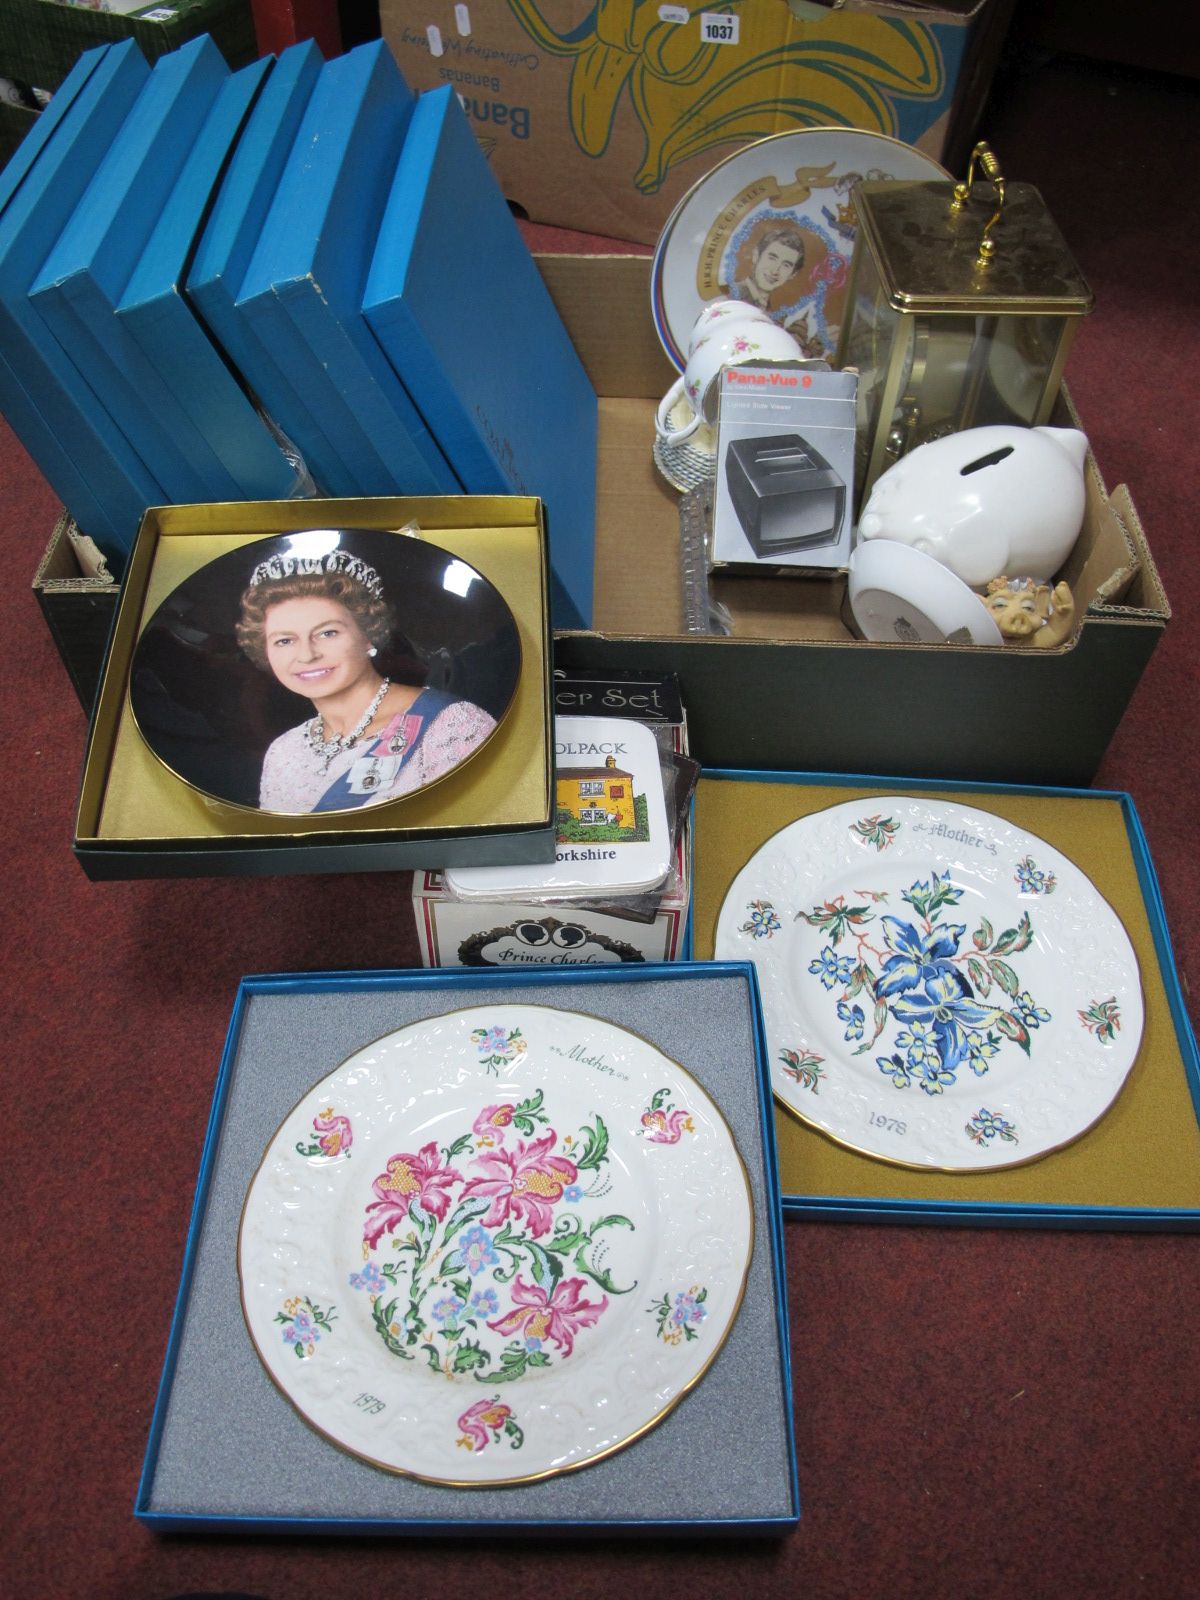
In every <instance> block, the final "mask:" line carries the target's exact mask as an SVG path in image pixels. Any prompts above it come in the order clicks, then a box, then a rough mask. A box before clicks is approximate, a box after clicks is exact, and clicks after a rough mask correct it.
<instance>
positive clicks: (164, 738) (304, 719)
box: [129, 528, 521, 816]
mask: <svg viewBox="0 0 1200 1600" xmlns="http://www.w3.org/2000/svg"><path fill="white" fill-rule="evenodd" d="M195 543H196V546H197V548H206V549H211V547H212V543H213V541H212V540H204V541H195ZM174 559H179V557H178V555H177V554H176V555H175V556H174ZM150 603H151V604H154V596H153V591H151V596H150ZM520 668H521V645H520V635H519V632H518V629H517V624H516V621H515V619H514V617H513V614H512V612H511V610H510V608H509V606H508V603H507V601H506V600H505V599H504V597H503V595H502V594H501V593H500V591H499V590H498V589H497V588H496V586H495V585H494V584H493V583H491V581H490V580H489V579H488V578H486V577H485V576H484V575H483V574H482V573H481V572H478V571H477V570H476V569H475V568H474V567H472V566H470V565H469V564H468V563H467V562H465V561H463V560H461V559H460V558H459V557H457V556H455V555H453V554H452V553H451V552H450V551H448V550H444V549H442V548H441V547H440V546H438V545H437V544H435V543H434V542H432V541H430V540H428V539H425V538H424V537H417V536H414V535H412V534H410V533H407V532H400V531H396V530H390V529H376V528H309V529H303V530H299V531H297V532H295V533H282V534H273V535H267V536H265V537H263V538H260V539H254V540H250V541H243V542H241V543H239V544H236V545H235V546H234V547H233V548H230V549H226V550H224V551H223V553H221V554H219V555H217V556H215V557H213V558H212V559H210V560H207V561H204V562H202V563H201V564H199V565H197V566H196V567H195V569H194V570H192V571H190V572H188V573H187V575H186V576H184V577H183V579H182V581H180V582H179V583H177V584H176V586H175V587H174V588H172V589H171V590H170V592H169V593H166V594H165V595H163V596H162V597H161V599H158V601H157V604H156V605H154V609H153V610H152V611H151V614H150V617H149V620H148V621H147V622H146V624H145V626H144V627H143V629H142V632H141V634H140V636H139V638H138V642H137V645H136V646H135V648H134V654H133V660H132V664H131V667H130V675H129V704H130V709H131V711H132V713H133V719H134V722H135V724H136V726H137V729H138V731H139V733H140V734H141V736H142V738H143V739H144V740H145V742H146V744H147V745H148V746H149V748H150V750H151V751H152V752H153V754H154V755H155V756H156V757H157V758H158V760H159V761H160V762H161V763H162V764H163V765H164V766H165V767H167V768H168V769H169V770H170V771H171V772H173V773H174V774H175V776H176V777H178V778H182V779H183V781H184V782H185V783H187V784H189V785H191V787H193V788H194V789H197V790H199V791H200V793H201V794H202V795H204V796H206V797H207V798H208V799H210V800H217V801H221V802H223V803H224V804H226V805H233V806H243V807H250V808H253V809H255V810H258V811H263V812H267V813H270V814H272V815H278V816H299V815H304V814H306V813H309V812H318V811H319V812H330V813H335V812H349V811H357V810H360V809H362V808H364V807H370V806H377V805H382V804H384V803H386V802H388V801H392V800H399V799H402V798H404V797H405V796H406V795H410V794H414V793H417V792H418V791H420V790H422V789H427V788H429V787H430V786H431V785H432V784H434V783H438V782H440V781H441V780H442V779H443V778H445V777H447V776H448V775H449V774H450V773H451V772H453V771H455V770H456V769H457V768H459V767H461V766H462V765H463V764H464V763H466V762H467V761H471V760H473V759H474V758H475V757H476V756H477V755H478V754H479V752H480V751H481V750H483V748H484V747H485V746H486V745H487V743H488V741H489V740H490V739H491V736H492V735H493V733H494V732H495V731H496V729H497V727H498V726H499V725H500V723H501V722H502V721H503V719H504V717H505V715H506V713H507V712H508V709H509V707H510V705H511V703H512V701H513V698H514V696H515V694H516V689H517V684H518V681H519V677H520Z"/></svg>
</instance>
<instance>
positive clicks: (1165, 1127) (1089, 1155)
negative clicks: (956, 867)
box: [692, 769, 1200, 1231]
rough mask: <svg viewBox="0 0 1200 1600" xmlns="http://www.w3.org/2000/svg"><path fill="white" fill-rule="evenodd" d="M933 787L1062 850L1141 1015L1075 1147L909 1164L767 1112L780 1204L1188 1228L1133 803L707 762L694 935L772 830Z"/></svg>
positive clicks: (804, 1210) (1112, 796)
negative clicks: (1134, 987) (1109, 1091)
mask: <svg viewBox="0 0 1200 1600" xmlns="http://www.w3.org/2000/svg"><path fill="white" fill-rule="evenodd" d="M908 794H912V795H924V796H945V797H946V798H947V799H948V800H956V801H958V802H959V803H961V804H964V805H970V806H976V807H977V808H978V809H979V810H982V811H989V812H993V813H995V814H997V815H999V816H1001V817H1004V818H1005V819H1006V820H1008V821H1010V822H1012V823H1013V824H1014V825H1015V826H1017V827H1019V828H1021V829H1024V830H1026V831H1027V832H1029V833H1030V834H1031V835H1033V836H1034V837H1037V838H1040V839H1044V840H1046V841H1047V842H1048V843H1049V844H1051V845H1053V846H1054V847H1055V848H1056V849H1057V850H1060V851H1061V852H1062V854H1063V855H1065V856H1067V857H1068V858H1069V859H1070V860H1071V861H1073V862H1074V863H1075V865H1076V866H1078V867H1079V868H1080V869H1081V870H1082V871H1083V872H1085V873H1086V874H1087V876H1088V877H1089V878H1090V879H1091V881H1092V883H1093V885H1094V886H1095V888H1096V889H1097V890H1098V891H1099V893H1100V894H1101V895H1102V896H1103V898H1104V899H1105V900H1106V901H1107V902H1108V904H1109V905H1110V906H1111V907H1112V909H1113V910H1114V911H1115V912H1116V914H1117V916H1118V917H1119V918H1120V920H1121V922H1122V923H1123V925H1124V928H1125V931H1126V933H1127V934H1128V936H1129V939H1130V942H1131V943H1132V945H1133V949H1134V952H1135V954H1136V957H1137V961H1138V968H1139V972H1140V977H1141V987H1142V996H1143V1003H1144V1008H1145V1023H1144V1027H1143V1031H1142V1037H1141V1043H1140V1048H1139V1051H1138V1056H1137V1059H1136V1061H1135V1064H1134V1066H1133V1069H1132V1071H1131V1072H1130V1074H1129V1077H1128V1079H1127V1081H1126V1082H1125V1084H1124V1086H1123V1088H1122V1089H1121V1090H1120V1092H1119V1093H1118V1095H1117V1096H1116V1099H1115V1100H1114V1101H1113V1103H1112V1105H1111V1106H1110V1107H1109V1109H1108V1110H1107V1111H1106V1112H1105V1114H1104V1115H1103V1116H1101V1118H1100V1119H1099V1121H1098V1122H1097V1123H1095V1125H1094V1126H1093V1127H1091V1128H1090V1129H1089V1130H1088V1131H1087V1132H1086V1133H1084V1134H1083V1135H1082V1136H1081V1137H1079V1138H1078V1139H1076V1140H1075V1141H1074V1142H1073V1143H1070V1144H1067V1145H1066V1146H1064V1147H1063V1148H1061V1149H1059V1150H1055V1151H1052V1152H1050V1153H1049V1154H1046V1155H1043V1156H1041V1157H1039V1158H1038V1159H1036V1160H1033V1161H1030V1162H1028V1163H1026V1164H1025V1165H1022V1166H1012V1167H1006V1168H1003V1169H995V1170H990V1171H989V1170H981V1171H976V1172H968V1173H954V1172H938V1171H933V1170H931V1169H928V1168H925V1169H915V1168H911V1167H907V1168H906V1167H903V1166H901V1165H898V1164H892V1163H888V1162H884V1161H882V1160H875V1159H872V1158H871V1157H869V1156H866V1155H861V1154H858V1153H857V1152H856V1151H853V1150H851V1149H848V1148H844V1147H841V1146H839V1145H837V1144H835V1143H834V1141H833V1140H832V1139H828V1138H826V1137H825V1135H824V1134H823V1133H821V1132H819V1131H818V1130H817V1129H816V1128H815V1127H813V1126H811V1125H809V1124H807V1123H803V1122H801V1120H800V1119H799V1117H798V1116H796V1115H794V1114H793V1113H792V1112H790V1111H789V1110H786V1109H784V1108H783V1107H780V1108H779V1109H778V1111H777V1114H776V1118H777V1124H778V1142H779V1157H780V1171H781V1174H782V1184H783V1204H784V1209H785V1211H786V1212H787V1213H788V1214H789V1215H790V1216H794V1217H807V1218H813V1219H817V1220H821V1221H864V1222H899V1223H927V1224H952V1225H953V1224H957V1225H965V1226H976V1227H993V1228H994V1227H1002V1228H1014V1227H1034V1228H1036V1227H1053V1228H1081V1229H1084V1228H1086V1229H1132V1230H1139V1231H1150V1230H1165V1229H1173V1230H1178V1231H1184V1230H1194V1229H1196V1228H1197V1227H1200V1053H1198V1052H1197V1047H1196V1039H1195V1035H1194V1034H1193V1031H1192V1028H1191V1025H1190V1022H1189V1019H1188V1013H1187V1007H1186V1005H1185V1003H1184V998H1183V994H1182V991H1181V989H1180V983H1179V977H1178V974H1177V972H1176V969H1175V962H1174V957H1173V955H1172V951H1171V940H1170V935H1169V933H1168V931H1167V925H1166V920H1165V917H1164V915H1163V906H1162V898H1161V895H1160V892H1159V887H1158V882H1157V879H1156V877H1155V872H1154V864H1153V862H1152V860H1151V857H1150V851H1149V848H1148V846H1147V844H1146V838H1145V834H1144V833H1143V831H1142V826H1141V822H1140V821H1139V819H1138V814H1137V810H1136V807H1135V806H1134V803H1133V800H1132V798H1131V797H1130V796H1129V795H1128V794H1124V793H1115V792H1114V793H1110V792H1107V791H1104V790H1098V789H1067V788H1035V787H1032V786H1018V785H1002V784H991V785H977V784H966V783H933V782H929V781H924V780H918V779H913V778H893V779H883V778H878V777H857V776H855V777H833V776H830V775H828V774H812V773H780V772H749V771H737V770H731V769H730V770H720V769H713V770H712V771H709V772H706V773H705V774H704V776H703V777H702V779H701V781H700V784H699V787H698V790H697V794H696V808H695V874H694V879H693V887H692V911H693V939H694V949H695V952H696V954H697V955H698V956H700V957H703V956H705V955H708V954H709V953H710V952H711V951H712V949H713V946H714V940H715V932H716V925H717V917H718V915H719V912H720V908H721V903H722V901H723V900H724V897H725V893H726V890H727V889H728V887H729V885H730V884H731V883H732V881H733V879H734V878H735V877H736V875H737V874H738V873H739V872H740V871H741V869H742V867H743V865H744V864H745V863H746V862H747V861H749V860H750V858H751V857H752V856H753V855H754V854H755V852H756V851H757V850H758V849H759V848H760V847H761V846H762V845H763V844H764V843H765V842H766V840H767V839H769V838H770V837H772V835H774V834H775V833H777V832H778V831H779V830H780V829H781V828H784V827H787V826H788V825H789V824H790V823H791V822H794V821H795V820H796V819H797V818H799V817H801V816H807V815H811V814H813V813H815V812H818V811H821V810H824V809H826V808H827V807H829V806H833V805H838V804H840V803H842V802H843V801H846V800H851V799H855V800H857V799H861V800H862V801H863V802H864V806H865V808H866V809H868V810H869V809H870V802H871V800H872V799H873V798H874V797H878V796H887V795H891V796H903V795H908Z"/></svg>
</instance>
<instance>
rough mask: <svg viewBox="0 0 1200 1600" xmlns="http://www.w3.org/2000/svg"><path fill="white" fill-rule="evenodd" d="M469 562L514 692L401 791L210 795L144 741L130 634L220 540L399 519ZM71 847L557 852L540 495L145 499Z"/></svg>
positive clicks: (396, 854)
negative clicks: (345, 801) (449, 763)
mask: <svg viewBox="0 0 1200 1600" xmlns="http://www.w3.org/2000/svg"><path fill="white" fill-rule="evenodd" d="M413 523H415V524H416V526H417V527H418V528H419V530H420V534H419V535H418V536H420V537H427V538H428V539H429V540H430V542H431V543H433V544H436V545H438V546H439V547H440V548H441V549H444V550H447V551H449V552H450V553H451V554H452V555H455V556H457V557H459V558H460V559H461V560H463V561H465V562H467V563H468V564H469V565H471V566H473V567H475V568H476V569H477V570H478V571H479V572H480V573H482V575H483V576H484V577H485V578H487V579H488V580H489V581H490V582H491V583H492V584H493V585H494V586H495V588H496V589H497V590H498V591H499V593H500V595H501V596H502V598H503V599H504V601H505V602H506V603H507V605H508V607H509V610H510V611H511V613H512V616H513V618H514V620H515V622H516V626H517V630H518V635H519V641H520V648H521V670H520V674H519V679H518V683H517V688H516V693H515V696H514V699H513V701H512V704H511V706H510V708H509V710H508V712H507V713H506V715H505V716H504V717H503V718H502V720H501V723H500V726H499V727H498V728H497V729H496V731H495V733H494V734H492V736H491V737H490V738H489V740H488V742H487V744H486V746H485V747H484V748H483V749H481V750H480V751H479V752H478V754H476V755H474V756H472V758H471V759H470V760H468V761H465V762H463V763H462V765H461V766H460V767H458V768H456V769H454V770H453V771H452V772H450V773H449V774H448V775H447V776H446V777H444V778H442V779H440V780H439V781H438V782H437V783H435V784H432V785H431V786H429V787H428V788H426V789H423V790H420V791H416V792H414V793H412V794H411V795H407V796H403V797H401V798H398V799H396V800H392V801H388V802H385V803H383V804H381V805H378V806H371V807H369V808H366V809H360V810H357V811H345V812H326V813H309V814H306V815H299V816H291V815H288V816H282V815H278V814H271V813H267V812H260V811H256V810H253V809H250V808H248V807H241V806H235V805H230V804H225V803H223V802H219V801H216V800H213V799H210V798H208V797H206V796H205V795H203V794H201V793H200V792H199V790H197V789H195V788H193V787H191V785H189V784H188V783H186V782H185V781H184V780H183V779H182V778H180V777H178V776H177V775H176V774H175V773H173V772H172V771H170V770H169V769H168V768H167V767H166V766H165V765H164V764H163V763H162V762H161V761H160V760H159V759H158V758H157V757H156V756H155V755H154V754H153V752H152V751H151V750H150V748H149V746H148V745H147V744H146V742H145V740H144V739H143V738H142V735H141V734H140V733H139V731H138V728H137V726H136V723H135V721H134V717H133V713H132V710H131V708H130V703H129V682H130V669H131V665H132V661H133V656H134V650H135V647H136V645H137V641H138V639H139V637H140V635H141V633H142V630H143V628H144V627H145V626H146V623H147V622H148V621H149V619H150V618H151V617H152V616H153V614H154V612H155V610H156V609H157V607H158V606H159V604H160V603H161V602H162V601H163V600H164V599H165V598H166V596H167V595H168V594H169V593H171V591H172V590H174V589H175V588H176V587H177V586H178V585H179V584H180V583H181V582H182V581H183V580H184V579H186V578H187V577H189V576H191V574H193V573H194V572H197V571H198V570H199V569H200V568H201V567H203V566H205V565H206V564H207V563H209V562H210V561H213V560H215V559H216V558H217V557H218V556H221V555H224V554H225V553H226V552H228V551H232V550H235V549H238V548H240V547H241V546H244V545H247V544H251V543H253V542H254V541H256V540H260V539H263V538H267V537H270V536H273V535H279V534H282V533H295V532H302V531H306V530H309V529H319V528H347V529H351V528H352V529H376V530H378V529H397V530H399V529H401V528H405V527H407V526H408V525H409V524H413ZM74 848H75V854H76V856H77V857H78V859H79V861H80V863H81V865H82V866H83V868H84V871H85V872H86V873H87V874H88V876H89V877H91V878H95V879H108V878H145V877H207V876H213V875H220V874H238V875H259V874H268V873H290V872H308V873H313V872H367V871H394V870H405V869H415V868H427V867H444V866H450V865H453V866H477V865H495V864H498V863H510V862H529V861H539V862H540V861H551V860H553V858H554V739H553V721H552V701H551V657H550V603H549V560H548V556H547V547H546V532H545V525H544V520H543V515H542V506H541V502H540V501H539V500H537V499H536V498H534V497H527V496H513V495H497V496H491V495H481V496H434V497H428V498H421V497H403V498H380V499H347V500H278V501H237V502H230V503H227V504H219V505H217V504H213V505H182V506H156V507H151V508H150V509H149V510H148V511H147V512H146V514H145V517H144V518H143V520H142V525H141V528H140V529H139V532H138V537H137V541H136V543H135V545H134V548H133V552H132V554H131V557H130V561H129V566H128V569H127V571H126V574H125V579H124V582H123V584H122V589H121V600H120V606H119V609H118V612H117V617H116V622H115V627H114V631H113V636H112V642H111V645H110V648H109V653H108V657H107V661H106V664H105V669H104V674H103V677H102V679H101V683H100V689H99V694H98V697H97V702H96V709H95V714H94V716H93V719H92V726H91V730H90V734H89V739H88V748H87V756H86V759H85V764H84V773H83V782H82V788H81V793H80V800H79V809H78V815H77V819H76V827H75V840H74Z"/></svg>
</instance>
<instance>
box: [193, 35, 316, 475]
mask: <svg viewBox="0 0 1200 1600" xmlns="http://www.w3.org/2000/svg"><path fill="white" fill-rule="evenodd" d="M320 71H321V52H320V51H319V50H318V49H317V47H316V45H315V44H313V42H312V41H311V39H310V40H305V41H304V43H302V44H296V45H292V46H291V48H290V49H288V50H285V51H284V52H283V54H282V55H281V56H280V57H279V59H278V61H277V62H276V63H275V65H274V67H273V68H272V70H271V73H270V76H269V77H268V78H267V81H266V83H265V84H264V86H263V89H262V92H261V93H260V94H259V96H258V99H257V100H256V101H255V104H254V108H253V110H252V111H251V113H250V116H249V118H248V120H247V122H246V125H245V128H244V129H243V131H242V135H241V137H240V139H239V140H238V142H237V144H236V146H235V148H234V150H233V154H232V156H231V157H230V161H229V165H228V167H227V169H226V171H225V173H224V175H223V177H222V179H221V182H220V186H219V188H218V189H217V193H216V196H215V198H214V200H213V205H212V210H211V212H210V214H209V217H208V220H207V222H206V224H205V226H204V231H203V233H202V234H201V235H200V240H199V243H198V244H197V246H196V253H195V256H194V258H193V260H192V264H191V267H190V268H189V271H188V276H187V281H186V284H185V290H186V294H187V298H188V300H189V302H190V303H191V305H192V306H193V307H194V308H195V310H196V311H197V312H198V313H199V315H200V317H201V319H202V320H203V322H204V323H205V324H206V325H207V327H208V330H209V332H210V333H211V334H212V336H213V338H214V339H215V340H216V342H217V344H218V345H219V347H220V348H221V349H222V350H223V351H224V352H225V355H226V356H227V358H228V360H229V363H230V365H231V366H232V367H233V369H234V370H235V371H237V372H239V373H240V374H241V377H242V378H243V380H244V381H245V382H246V383H247V384H248V386H249V388H250V389H251V391H252V392H253V394H254V396H255V398H256V399H257V401H258V403H259V404H260V405H261V406H262V407H263V408H264V409H265V410H266V412H267V413H268V415H269V416H270V417H271V419H272V421H273V422H274V424H275V426H276V427H277V428H279V429H280V430H281V431H283V432H284V434H285V435H286V437H287V438H288V439H289V440H290V442H291V444H292V445H294V446H295V448H296V450H297V451H298V452H299V454H300V456H301V457H302V458H303V461H304V464H305V466H306V467H307V468H308V471H309V472H310V473H311V474H312V476H313V478H314V479H315V481H316V483H317V486H318V488H319V489H320V490H321V491H322V492H328V485H329V484H330V482H332V481H333V480H335V479H338V478H340V477H343V476H344V469H343V467H342V464H341V459H340V457H339V455H338V453H337V451H336V449H335V448H334V446H333V445H332V444H331V443H330V441H329V438H328V435H327V434H326V433H325V430H324V429H323V428H322V427H321V425H320V424H319V422H318V421H317V420H316V419H315V418H314V417H313V416H311V415H310V414H309V412H308V411H306V410H305V409H304V408H303V407H302V406H300V405H298V403H297V400H296V393H295V390H294V388H293V387H292V384H291V382H290V380H289V379H288V378H287V377H285V376H284V374H283V373H282V372H281V371H280V369H279V366H278V365H277V363H276V362H275V360H274V358H273V357H272V356H271V354H270V351H269V350H268V349H267V347H266V346H265V345H264V344H263V342H262V341H261V340H260V339H259V337H258V335H257V334H256V333H255V331H254V329H253V327H251V325H250V322H249V320H248V319H247V317H246V316H245V315H244V313H243V311H242V310H241V308H240V307H239V306H238V302H237V297H238V290H239V289H240V288H241V286H242V281H243V279H244V278H245V276H246V270H247V268H248V267H249V265H250V260H251V257H252V256H253V254H254V249H255V246H256V245H257V243H258V240H259V236H260V235H261V233H262V230H263V227H264V225H265V223H266V220H267V215H268V213H269V211H270V209H271V203H272V201H273V200H274V198H275V193H276V190H277V189H278V187H279V182H280V179H281V178H282V176H283V170H284V167H285V166H286V164H287V160H288V157H289V155H290V154H291V150H292V146H293V144H294V143H295V139H296V135H297V133H298V132H299V130H300V123H301V120H302V118H303V116H304V113H305V110H306V108H307V106H308V102H309V99H310V98H311V96H312V92H313V88H314V87H315V85H316V82H317V77H318V75H319V74H320Z"/></svg>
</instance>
